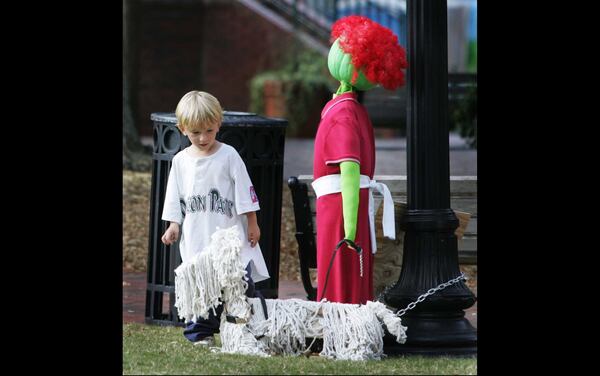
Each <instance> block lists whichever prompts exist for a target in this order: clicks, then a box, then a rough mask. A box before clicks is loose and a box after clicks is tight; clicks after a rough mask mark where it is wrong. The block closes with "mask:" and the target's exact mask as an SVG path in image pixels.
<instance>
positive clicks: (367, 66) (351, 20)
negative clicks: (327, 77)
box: [331, 16, 407, 90]
mask: <svg viewBox="0 0 600 376" xmlns="http://www.w3.org/2000/svg"><path fill="white" fill-rule="evenodd" d="M331 38H332V42H333V41H335V40H336V39H338V38H340V47H341V48H342V50H343V51H344V52H345V53H347V54H349V55H350V56H352V64H353V65H354V67H355V68H356V70H355V71H354V74H353V76H352V83H354V82H356V79H357V78H358V70H362V72H363V74H364V75H365V77H366V78H367V79H368V80H369V81H371V82H373V83H375V84H380V85H381V86H383V87H384V88H386V89H388V90H394V89H396V88H398V87H400V86H403V85H404V71H403V69H406V68H407V63H406V51H405V49H404V48H403V47H402V46H400V44H399V43H398V37H396V36H395V35H394V33H393V32H392V31H391V30H390V29H388V28H386V27H384V26H382V25H380V24H378V23H377V22H375V21H373V20H371V19H369V18H367V17H363V16H348V17H344V18H340V19H339V20H337V21H336V22H335V23H334V24H333V26H332V28H331Z"/></svg>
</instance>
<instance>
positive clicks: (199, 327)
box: [183, 264, 255, 342]
mask: <svg viewBox="0 0 600 376" xmlns="http://www.w3.org/2000/svg"><path fill="white" fill-rule="evenodd" d="M250 268H251V266H250V264H248V266H247V267H246V271H247V272H248V273H247V277H248V281H246V282H248V288H247V289H246V296H247V297H249V298H253V297H254V296H255V288H254V281H253V280H252V277H251V276H250ZM215 310H216V311H217V314H216V315H215V314H213V311H212V309H211V310H209V316H208V319H203V318H202V317H198V319H197V320H196V322H193V321H189V322H187V323H185V325H186V326H185V329H184V331H183V335H184V336H185V338H187V339H189V340H190V341H192V342H198V341H200V340H202V339H204V338H205V337H208V336H212V335H214V334H215V333H219V326H220V324H221V313H222V312H223V304H221V305H219V306H218V307H217V308H215Z"/></svg>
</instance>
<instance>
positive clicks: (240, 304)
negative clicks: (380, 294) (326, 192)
mask: <svg viewBox="0 0 600 376" xmlns="http://www.w3.org/2000/svg"><path fill="white" fill-rule="evenodd" d="M241 245H242V243H241V240H240V238H239V232H238V230H237V228H236V226H233V227H230V228H227V229H217V231H215V233H214V234H213V235H212V236H211V242H210V244H209V245H208V246H207V247H206V248H205V249H204V251H203V252H200V253H199V254H198V256H196V257H195V258H194V259H193V260H192V261H191V262H188V263H183V264H181V265H180V266H179V267H177V269H175V296H176V300H175V307H177V311H178V315H179V317H180V318H183V319H185V320H186V321H190V320H192V319H195V318H196V317H208V314H209V310H213V312H215V308H216V307H217V306H218V305H219V304H221V303H222V304H223V305H224V310H223V314H222V315H221V324H220V334H221V344H222V346H221V349H220V351H221V352H223V353H235V354H247V355H257V356H263V357H266V356H271V355H302V354H304V355H307V354H308V353H310V347H311V345H312V343H311V344H309V345H307V343H306V342H307V338H313V342H314V339H316V338H322V339H323V350H322V351H321V352H320V356H322V357H326V358H330V359H339V360H369V359H376V360H379V359H381V357H382V356H385V355H384V353H383V336H384V334H385V331H384V327H383V325H385V327H386V328H387V330H388V331H389V332H390V333H391V334H392V335H393V336H394V337H395V339H396V341H397V342H398V343H404V342H405V341H406V327H405V326H402V322H401V319H400V317H398V316H396V315H395V314H394V312H392V311H391V310H389V309H388V308H387V307H386V306H385V305H384V304H382V303H380V302H373V301H368V302H367V304H365V305H358V304H343V303H332V302H328V301H326V300H322V301H320V302H313V301H304V300H300V299H285V300H284V299H264V301H262V302H261V299H260V298H247V297H246V296H245V291H246V287H247V282H246V281H245V280H244V278H245V274H246V270H245V266H244V265H243V264H242V261H241V258H240V250H241ZM263 302H264V304H263ZM265 309H266V312H265Z"/></svg>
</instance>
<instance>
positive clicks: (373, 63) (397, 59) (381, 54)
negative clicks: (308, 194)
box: [312, 16, 407, 304]
mask: <svg viewBox="0 0 600 376" xmlns="http://www.w3.org/2000/svg"><path fill="white" fill-rule="evenodd" d="M331 37H332V40H334V43H333V45H332V46H331V49H330V51H329V57H328V67H329V71H330V73H331V75H332V76H333V77H334V78H335V79H337V80H338V81H340V86H339V88H338V90H337V92H336V93H335V94H334V96H333V99H332V100H330V101H329V102H328V103H327V104H326V105H325V107H324V108H323V111H322V112H321V122H320V124H319V129H318V131H317V135H316V138H315V149H314V165H313V176H314V179H315V180H314V182H313V184H312V185H313V188H314V190H315V193H316V196H317V208H316V209H317V280H318V288H317V301H320V300H321V299H323V298H325V299H327V300H328V301H331V302H339V303H354V304H366V303H367V301H368V300H373V254H374V253H375V252H376V250H377V245H376V242H375V227H374V226H375V218H374V217H375V209H376V208H375V207H374V201H373V195H372V191H373V189H376V190H378V191H379V192H381V194H382V195H383V197H384V201H383V202H384V211H383V221H382V222H383V233H384V236H387V237H389V238H391V239H395V227H394V207H393V202H392V197H391V194H390V192H389V190H388V188H387V187H386V186H385V185H384V184H381V183H377V182H376V181H374V180H373V174H374V171H375V140H374V135H373V126H372V124H371V121H370V119H369V115H368V114H367V111H366V109H365V107H364V106H363V105H362V104H360V103H359V102H358V100H357V91H358V90H361V91H365V90H369V89H371V88H373V87H375V86H377V85H381V86H383V87H384V88H385V89H388V90H394V89H396V88H398V87H400V86H402V85H404V72H403V69H406V67H407V64H406V52H405V50H404V48H403V47H401V46H400V45H399V44H398V38H397V37H396V36H395V35H394V34H393V32H392V31H391V30H390V29H388V28H385V27H383V26H381V25H380V24H378V23H376V22H374V21H372V20H370V19H368V18H366V17H362V16H348V17H345V18H342V19H340V20H338V21H337V22H335V23H334V24H333V27H332V32H331ZM338 251H339V252H338ZM338 253H339V254H338Z"/></svg>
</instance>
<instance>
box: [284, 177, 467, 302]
mask: <svg viewBox="0 0 600 376" xmlns="http://www.w3.org/2000/svg"><path fill="white" fill-rule="evenodd" d="M374 178H375V180H377V181H379V182H382V183H385V184H386V185H387V186H388V188H389V189H390V192H391V194H392V198H393V200H394V208H395V215H396V240H390V239H387V238H383V237H382V234H381V227H380V225H379V224H377V227H376V228H377V253H376V254H375V262H374V271H373V279H374V290H375V291H374V294H375V296H377V294H378V293H379V292H381V291H382V290H383V288H384V287H385V286H387V285H389V284H391V283H394V282H396V281H397V280H398V277H399V275H400V269H401V267H402V253H403V242H404V232H403V231H402V230H401V229H400V228H399V222H400V221H399V218H400V217H401V216H402V213H403V212H404V210H405V209H406V196H407V192H406V176H401V175H381V176H375V177H374ZM312 180H313V179H312V175H300V176H298V177H295V176H292V177H290V178H289V179H288V187H289V188H290V191H291V193H292V202H293V205H294V219H295V221H296V240H297V242H298V257H299V261H300V276H301V279H302V285H303V286H304V289H305V290H306V293H307V298H308V299H309V300H315V299H316V292H317V291H316V284H315V283H314V277H313V276H311V274H313V275H314V274H315V273H314V269H316V267H317V248H316V239H315V235H316V228H315V227H316V226H315V224H316V221H315V210H316V206H315V193H314V191H313V189H312V186H311V184H310V183H311V182H312ZM373 196H374V198H375V204H376V205H378V204H379V203H380V202H381V200H382V198H381V195H380V194H379V193H378V192H375V193H374V195H373ZM382 206H383V205H379V210H378V213H377V216H376V222H379V221H381V211H382ZM450 207H451V208H452V209H453V210H454V211H455V213H456V214H457V217H458V219H459V221H460V223H461V225H460V227H459V228H458V229H457V233H456V234H457V236H458V238H459V241H458V257H459V263H461V264H476V263H477V176H451V177H450Z"/></svg>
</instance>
